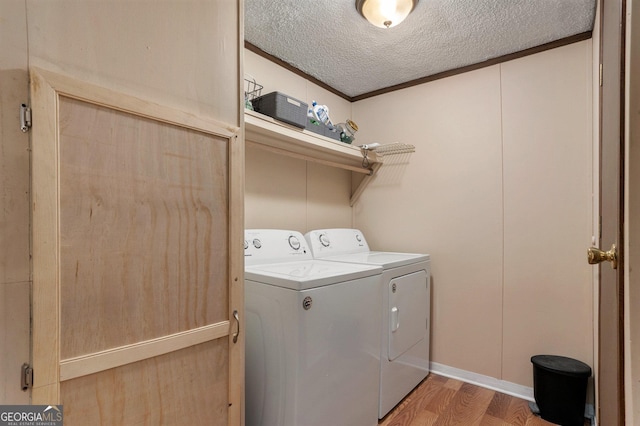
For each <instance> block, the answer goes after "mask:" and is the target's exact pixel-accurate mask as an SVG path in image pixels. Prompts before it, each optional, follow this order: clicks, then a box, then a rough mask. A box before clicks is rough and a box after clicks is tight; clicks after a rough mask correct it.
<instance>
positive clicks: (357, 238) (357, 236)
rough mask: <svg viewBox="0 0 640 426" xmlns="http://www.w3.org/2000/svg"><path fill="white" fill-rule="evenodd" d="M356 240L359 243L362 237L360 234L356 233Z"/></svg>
mask: <svg viewBox="0 0 640 426" xmlns="http://www.w3.org/2000/svg"><path fill="white" fill-rule="evenodd" d="M356 241H358V242H359V243H361V242H362V237H361V236H360V234H356Z"/></svg>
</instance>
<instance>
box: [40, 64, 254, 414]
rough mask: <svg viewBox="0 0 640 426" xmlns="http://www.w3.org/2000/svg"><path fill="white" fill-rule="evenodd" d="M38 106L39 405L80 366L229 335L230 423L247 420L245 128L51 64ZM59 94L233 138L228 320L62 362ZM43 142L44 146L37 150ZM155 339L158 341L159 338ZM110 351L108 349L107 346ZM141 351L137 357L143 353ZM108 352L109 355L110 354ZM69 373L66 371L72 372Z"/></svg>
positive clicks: (56, 396)
mask: <svg viewBox="0 0 640 426" xmlns="http://www.w3.org/2000/svg"><path fill="white" fill-rule="evenodd" d="M30 78H31V103H32V110H33V118H34V120H33V127H32V131H31V144H32V165H34V167H32V178H31V179H32V204H31V214H32V223H33V226H32V232H31V234H32V237H31V238H32V243H33V245H32V247H33V261H32V265H33V266H32V273H33V290H32V316H33V318H32V360H33V368H34V377H35V383H34V386H33V390H32V403H33V404H47V405H49V404H59V403H60V378H61V376H62V375H63V374H69V372H71V373H72V374H79V373H78V372H77V371H76V370H74V368H76V367H81V369H82V368H89V367H90V368H103V366H102V365H101V363H103V362H106V361H108V362H110V364H108V365H109V367H108V368H113V367H116V366H119V365H124V364H126V363H129V362H131V360H132V359H134V360H135V357H136V356H138V357H143V358H142V359H144V358H150V357H152V356H157V355H160V354H162V353H168V352H172V351H175V350H178V349H181V348H184V347H189V346H192V345H195V344H198V343H203V342H206V341H210V340H214V339H219V338H225V337H226V338H227V339H228V347H229V366H228V367H229V388H228V394H229V412H228V415H229V418H228V421H229V424H230V425H238V424H241V421H242V418H243V407H244V401H243V387H244V334H245V333H244V321H238V322H236V321H235V320H234V317H233V314H232V313H233V312H237V313H238V317H239V318H243V317H244V253H243V251H244V248H243V246H242V241H243V237H242V235H243V233H244V223H243V221H244V215H243V211H244V200H243V190H244V189H243V188H244V146H243V138H242V137H240V136H241V133H240V128H239V127H236V126H232V125H228V124H225V123H221V122H218V121H215V120H212V119H208V118H203V117H198V116H195V115H193V114H189V113H187V112H184V111H180V110H175V109H172V108H169V107H166V106H162V105H158V104H154V103H151V102H148V101H144V100H141V99H138V98H135V97H132V96H129V95H126V94H123V93H119V92H114V91H111V90H108V89H104V88H100V87H97V86H94V85H91V84H88V83H85V82H82V81H78V80H76V79H72V78H70V77H67V76H63V75H60V74H56V73H53V72H50V71H47V70H43V69H37V68H31V70H30ZM60 96H65V97H69V98H74V99H79V100H82V101H86V102H88V103H91V104H95V105H99V106H105V107H108V108H112V109H115V110H119V111H122V112H126V113H130V114H133V115H136V116H140V117H144V118H149V119H152V120H155V121H159V122H164V123H167V124H171V125H175V126H179V127H183V128H187V129H194V130H197V131H201V132H205V133H209V134H213V135H216V136H219V137H222V138H225V139H227V140H228V144H229V145H228V147H229V148H228V153H229V154H228V155H229V158H228V161H229V188H228V191H229V211H228V214H229V218H228V220H229V241H228V246H229V256H228V259H229V264H228V265H227V267H228V268H229V274H228V275H229V282H228V288H229V301H228V312H229V319H228V320H225V321H221V322H219V323H216V324H212V325H209V326H205V327H201V328H198V329H195V330H189V331H187V332H182V333H178V334H180V336H175V335H171V337H172V338H174V337H175V338H174V339H172V342H170V343H167V342H166V341H160V340H162V339H152V340H154V341H147V342H144V343H145V344H146V343H149V345H147V346H145V347H144V348H138V349H139V350H138V351H137V352H136V351H134V352H135V353H133V356H132V355H127V356H126V357H122V353H116V351H113V353H111V354H110V357H109V356H107V357H106V358H102V359H101V362H93V361H92V360H85V361H88V362H85V363H84V364H83V365H80V364H78V363H76V364H75V365H73V366H70V365H66V364H65V365H64V366H62V365H61V360H60V347H59V345H60V338H59V335H60V312H59V308H58V307H59V302H60V277H59V268H58V260H59V247H58V245H59V241H58V227H59V223H58V221H59V219H58V212H57V202H58V191H59V188H58V174H59V172H58V170H57V156H58V152H57V150H58V144H59V128H58V122H57V111H58V104H59V98H60ZM36 145H37V149H33V147H34V146H36ZM155 340H158V341H157V342H156V341H155ZM105 352H109V351H105ZM136 353H137V355H136ZM107 355H109V354H107ZM65 372H66V373H65Z"/></svg>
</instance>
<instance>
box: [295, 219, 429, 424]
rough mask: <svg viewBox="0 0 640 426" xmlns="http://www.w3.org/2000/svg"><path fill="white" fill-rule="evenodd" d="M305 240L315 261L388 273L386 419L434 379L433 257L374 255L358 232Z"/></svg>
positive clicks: (383, 377)
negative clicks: (431, 349) (431, 350)
mask: <svg viewBox="0 0 640 426" xmlns="http://www.w3.org/2000/svg"><path fill="white" fill-rule="evenodd" d="M305 238H306V240H307V242H308V244H309V247H310V249H311V251H312V253H313V257H314V258H315V259H322V260H328V261H333V262H337V263H338V262H339V263H352V264H363V265H372V266H380V267H382V268H383V273H382V280H381V291H382V303H381V304H380V306H381V314H382V315H381V323H380V324H381V326H380V337H381V340H380V342H381V344H380V385H379V386H380V389H379V404H378V417H379V418H380V419H381V418H383V417H384V416H385V415H386V414H387V413H389V411H391V409H392V408H393V407H395V406H396V405H397V404H398V403H399V402H400V401H401V400H402V399H403V398H404V397H405V396H406V395H407V394H409V392H411V391H412V390H413V389H414V388H415V387H416V386H417V385H418V384H419V383H420V382H421V381H422V380H424V378H425V377H427V375H428V374H429V339H430V304H431V302H430V301H431V288H430V264H431V259H430V256H429V255H428V254H416V253H396V252H382V251H371V250H370V249H369V245H368V244H367V241H366V239H365V237H364V235H363V234H362V232H360V231H359V230H357V229H321V230H314V231H311V232H308V233H307V234H306V235H305Z"/></svg>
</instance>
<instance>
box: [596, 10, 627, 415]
mask: <svg viewBox="0 0 640 426" xmlns="http://www.w3.org/2000/svg"><path fill="white" fill-rule="evenodd" d="M626 3H627V2H626V0H611V1H605V0H600V1H599V2H598V10H599V16H600V19H599V43H598V45H599V50H598V51H597V56H596V57H597V58H598V61H597V62H598V63H599V65H600V66H599V80H600V87H599V89H600V90H599V96H598V101H597V103H598V105H599V107H598V111H599V112H598V115H597V117H598V126H599V132H598V133H597V134H598V135H599V136H598V140H597V144H598V145H599V149H598V156H597V158H598V159H599V161H598V164H597V165H596V167H597V168H598V173H599V186H598V185H596V187H595V188H596V191H597V192H596V198H597V199H598V209H597V210H596V211H597V213H598V216H597V219H596V223H597V224H599V225H598V226H597V229H598V231H599V236H598V237H597V238H596V240H597V242H598V243H599V246H600V248H601V249H603V250H609V248H610V247H611V245H612V244H615V245H616V248H617V256H618V268H617V269H616V270H612V269H611V267H610V265H609V264H600V266H599V273H598V279H597V286H596V289H597V290H596V300H597V321H596V324H595V325H596V331H595V332H596V336H597V339H596V342H597V345H596V348H595V350H596V355H597V356H596V359H597V362H596V368H595V383H596V410H597V413H596V417H597V419H598V422H599V423H603V424H607V425H611V426H615V425H622V424H624V421H625V349H624V347H625V344H624V341H625V340H624V329H625V322H624V315H625V303H624V300H625V299H624V297H625V273H624V272H625V270H626V268H627V265H626V263H627V262H626V261H625V248H626V241H627V238H626V235H625V232H624V226H625V217H624V211H625V207H624V204H625V180H624V176H625V173H626V171H625V161H624V159H625V146H626V143H625V121H626V120H625V114H624V102H625V31H626V28H625V18H626V16H625V15H626ZM612 348H613V349H612Z"/></svg>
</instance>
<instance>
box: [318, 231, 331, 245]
mask: <svg viewBox="0 0 640 426" xmlns="http://www.w3.org/2000/svg"><path fill="white" fill-rule="evenodd" d="M318 239H319V240H320V244H322V245H323V246H325V247H329V244H331V241H329V237H327V234H320V236H319V237H318Z"/></svg>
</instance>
